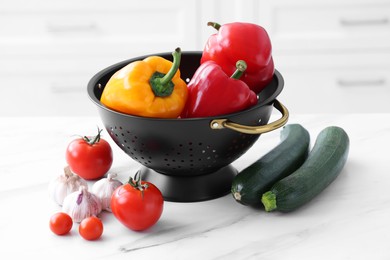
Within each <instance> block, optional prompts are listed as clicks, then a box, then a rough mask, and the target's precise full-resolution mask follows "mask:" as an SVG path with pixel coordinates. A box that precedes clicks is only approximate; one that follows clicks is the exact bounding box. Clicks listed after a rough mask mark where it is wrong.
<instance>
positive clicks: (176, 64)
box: [156, 48, 181, 86]
mask: <svg viewBox="0 0 390 260" xmlns="http://www.w3.org/2000/svg"><path fill="white" fill-rule="evenodd" d="M172 56H173V64H172V67H171V69H170V70H169V71H168V73H167V74H165V76H164V77H162V78H159V79H156V80H158V81H159V83H160V84H161V85H163V86H165V85H167V84H168V83H169V82H170V81H171V80H172V78H173V76H175V74H176V72H177V70H178V69H179V66H180V60H181V49H180V48H176V49H175V51H174V52H172Z"/></svg>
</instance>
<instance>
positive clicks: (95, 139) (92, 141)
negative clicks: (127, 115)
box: [83, 127, 103, 145]
mask: <svg viewBox="0 0 390 260" xmlns="http://www.w3.org/2000/svg"><path fill="white" fill-rule="evenodd" d="M97 130H98V134H97V135H96V136H93V137H92V138H91V137H88V136H84V137H83V139H84V141H86V142H87V143H88V144H89V145H94V144H96V143H98V142H99V141H100V136H101V135H100V133H101V132H102V131H103V129H100V128H99V127H98V128H97Z"/></svg>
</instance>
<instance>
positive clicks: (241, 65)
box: [231, 60, 248, 79]
mask: <svg viewBox="0 0 390 260" xmlns="http://www.w3.org/2000/svg"><path fill="white" fill-rule="evenodd" d="M247 67H248V66H247V65H246V62H245V61H243V60H239V61H237V62H236V71H235V72H234V73H233V75H232V76H231V78H232V79H239V78H241V76H242V74H244V72H245V70H246V68H247Z"/></svg>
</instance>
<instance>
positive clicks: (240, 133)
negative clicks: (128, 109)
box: [88, 52, 288, 202]
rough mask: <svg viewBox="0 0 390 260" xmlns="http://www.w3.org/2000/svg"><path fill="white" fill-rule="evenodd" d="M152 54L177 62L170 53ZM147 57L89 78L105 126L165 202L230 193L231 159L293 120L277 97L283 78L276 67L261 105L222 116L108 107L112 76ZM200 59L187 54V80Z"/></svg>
mask: <svg viewBox="0 0 390 260" xmlns="http://www.w3.org/2000/svg"><path fill="white" fill-rule="evenodd" d="M152 55H158V56H161V57H164V58H166V59H169V60H172V55H171V53H158V54H152ZM147 56H150V55H147ZM147 56H141V57H137V58H133V59H129V60H125V61H122V62H119V63H117V64H114V65H112V66H110V67H108V68H106V69H104V70H102V71H100V72H99V73H97V74H96V75H95V76H94V77H93V78H92V79H91V80H90V82H89V84H88V94H89V96H90V98H91V99H92V101H93V102H94V103H95V104H96V105H97V108H98V112H99V115H100V117H101V119H102V122H103V124H104V126H105V128H106V130H107V131H108V133H109V135H110V136H111V138H112V139H113V140H114V141H115V143H116V144H117V145H118V146H119V147H120V148H121V149H122V150H123V151H124V152H125V153H126V154H128V155H129V156H130V157H131V158H132V159H134V160H135V161H137V162H139V163H141V164H142V165H143V167H141V169H140V171H141V174H142V178H143V179H144V180H147V181H150V182H152V183H154V184H155V185H156V186H157V187H158V188H159V189H160V190H161V192H162V193H163V196H164V199H165V200H169V201H178V202H192V201H202V200H208V199H213V198H217V197H220V196H222V195H225V194H227V193H228V192H229V191H230V186H231V182H232V179H233V178H234V176H235V175H236V173H237V171H236V169H234V167H232V166H231V163H232V162H233V161H235V160H236V159H237V158H239V157H240V156H241V155H242V154H244V153H245V152H246V151H247V150H248V149H249V148H250V147H251V146H252V145H253V144H254V143H255V142H256V140H257V139H258V138H259V136H260V134H261V133H265V132H268V131H272V130H274V129H276V128H278V127H281V126H282V125H284V124H285V123H286V122H287V120H288V111H287V109H286V108H285V107H284V106H283V105H282V104H280V103H279V102H278V101H277V100H276V97H277V96H278V95H279V94H280V92H281V91H282V89H283V78H282V76H281V75H280V73H279V72H278V71H275V74H274V77H273V80H272V82H271V83H270V84H269V85H268V86H267V87H266V88H265V89H264V90H263V91H262V92H261V93H260V94H259V95H258V97H259V101H258V104H257V105H256V106H254V107H251V108H249V109H247V110H245V111H242V112H238V113H234V114H229V115H222V116H218V117H205V118H192V119H158V118H146V117H138V116H132V115H127V114H123V113H120V112H116V111H113V110H111V109H109V108H107V107H105V106H104V105H103V104H102V103H101V102H100V97H101V94H102V92H103V89H104V86H105V85H106V83H107V81H108V80H109V79H110V77H111V76H112V75H113V74H114V73H115V72H116V71H117V70H119V69H121V68H122V67H124V66H126V65H127V64H129V63H130V62H133V61H135V60H142V59H144V58H146V57H147ZM200 58H201V52H183V53H182V57H181V65H180V72H181V75H182V78H183V79H185V80H186V81H189V79H191V77H192V75H193V74H194V73H195V71H196V69H197V68H198V67H199V63H200ZM273 107H275V108H277V109H278V110H279V111H280V112H281V113H282V118H281V119H279V120H277V121H275V122H273V123H271V124H267V123H268V121H269V118H270V115H271V113H272V109H273Z"/></svg>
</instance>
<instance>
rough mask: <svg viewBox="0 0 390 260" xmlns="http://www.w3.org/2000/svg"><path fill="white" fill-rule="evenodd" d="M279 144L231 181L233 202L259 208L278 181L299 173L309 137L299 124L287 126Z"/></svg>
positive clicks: (307, 151) (307, 149)
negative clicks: (265, 194) (234, 200)
mask: <svg viewBox="0 0 390 260" xmlns="http://www.w3.org/2000/svg"><path fill="white" fill-rule="evenodd" d="M280 139H281V141H280V143H279V144H278V145H277V146H276V147H275V148H274V149H272V150H271V151H270V152H268V153H267V154H265V155H264V156H263V157H261V158H260V159H259V160H257V161H256V162H254V163H253V164H251V165H250V166H248V167H247V168H245V169H244V170H242V171H241V172H240V173H239V174H237V176H236V177H235V178H234V179H233V182H232V188H231V192H232V194H233V197H234V198H235V199H236V201H238V202H240V203H242V204H244V205H251V206H260V205H261V200H260V199H261V195H262V194H263V193H264V192H266V191H267V190H269V189H270V188H271V186H272V185H273V184H274V183H275V182H276V181H278V180H280V179H282V178H284V177H286V176H287V175H289V174H291V173H292V172H294V171H295V170H296V169H298V168H299V167H300V166H301V165H302V164H303V162H304V161H305V160H306V158H307V155H308V153H309V145H310V135H309V133H308V131H307V130H306V129H305V128H304V127H302V126H301V125H299V124H288V125H286V126H284V127H283V129H282V131H281V133H280Z"/></svg>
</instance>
